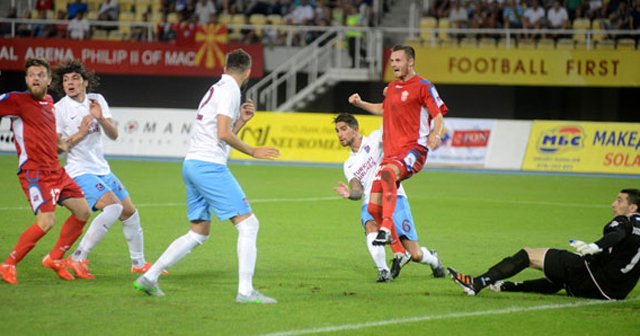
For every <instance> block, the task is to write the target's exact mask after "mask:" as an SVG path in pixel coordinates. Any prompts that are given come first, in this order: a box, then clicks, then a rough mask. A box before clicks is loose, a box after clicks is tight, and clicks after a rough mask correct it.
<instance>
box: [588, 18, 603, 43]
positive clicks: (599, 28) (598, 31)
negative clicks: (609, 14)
mask: <svg viewBox="0 0 640 336" xmlns="http://www.w3.org/2000/svg"><path fill="white" fill-rule="evenodd" d="M606 21H607V20H604V19H599V20H595V21H593V26H592V27H591V29H593V30H592V33H593V35H592V36H591V42H595V43H598V42H600V41H602V40H605V39H606V38H607V35H606V33H605V29H606Z"/></svg>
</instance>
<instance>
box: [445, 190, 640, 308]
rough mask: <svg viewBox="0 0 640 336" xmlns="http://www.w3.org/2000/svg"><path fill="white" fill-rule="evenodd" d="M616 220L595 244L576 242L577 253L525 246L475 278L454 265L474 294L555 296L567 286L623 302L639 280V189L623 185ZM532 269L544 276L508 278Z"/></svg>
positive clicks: (459, 279)
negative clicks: (519, 278) (532, 293)
mask: <svg viewBox="0 0 640 336" xmlns="http://www.w3.org/2000/svg"><path fill="white" fill-rule="evenodd" d="M611 209H612V210H613V215H614V218H613V219H612V220H611V221H610V222H609V223H607V225H605V227H604V229H603V236H602V238H600V239H599V240H598V241H596V242H594V243H589V244H587V243H585V242H583V241H579V240H572V241H571V242H570V244H571V246H572V247H573V248H575V249H576V251H577V252H578V254H575V253H572V252H569V251H565V250H557V249H552V248H524V249H522V250H520V251H518V253H516V254H514V255H513V256H511V257H507V258H505V259H503V260H502V261H501V262H499V263H497V264H495V265H494V266H493V267H491V268H490V269H489V270H488V271H487V272H486V273H484V274H482V275H480V276H478V277H472V276H469V275H465V274H462V273H459V272H457V271H456V270H454V269H453V268H449V274H450V275H451V278H452V279H453V281H454V282H455V283H457V284H458V285H460V286H461V287H462V289H463V290H464V291H465V292H466V293H467V294H469V295H476V294H478V292H480V291H481V290H482V289H484V288H486V287H487V286H490V289H492V290H494V291H497V292H534V293H542V294H554V293H557V292H558V291H559V290H561V289H563V288H564V289H565V290H566V291H567V294H568V295H570V296H578V297H584V298H592V299H602V300H622V299H624V298H625V297H626V296H627V295H628V294H629V292H631V291H632V290H633V288H634V287H635V285H636V284H637V283H638V279H639V278H640V265H639V262H640V213H638V209H640V190H638V189H623V190H621V191H620V193H618V195H617V196H616V199H615V201H614V202H613V203H612V204H611ZM527 267H531V268H534V269H537V270H540V271H542V272H544V275H545V277H544V278H540V279H536V280H527V281H524V282H503V281H502V280H503V279H507V278H510V277H512V276H514V275H516V274H518V273H520V272H521V271H522V270H524V269H526V268H527Z"/></svg>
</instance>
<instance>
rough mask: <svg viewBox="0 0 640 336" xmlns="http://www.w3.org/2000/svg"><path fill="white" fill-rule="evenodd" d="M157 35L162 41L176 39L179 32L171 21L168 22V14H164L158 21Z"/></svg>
mask: <svg viewBox="0 0 640 336" xmlns="http://www.w3.org/2000/svg"><path fill="white" fill-rule="evenodd" d="M156 36H157V37H158V40H159V41H162V42H169V41H175V40H176V37H177V34H176V31H175V27H174V26H173V25H172V24H171V23H169V22H167V14H163V15H162V19H161V20H160V22H158V25H157V26H156Z"/></svg>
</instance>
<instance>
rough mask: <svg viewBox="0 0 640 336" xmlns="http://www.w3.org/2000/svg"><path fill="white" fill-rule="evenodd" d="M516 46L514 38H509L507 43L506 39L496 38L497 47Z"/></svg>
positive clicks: (509, 47)
mask: <svg viewBox="0 0 640 336" xmlns="http://www.w3.org/2000/svg"><path fill="white" fill-rule="evenodd" d="M515 47H516V39H515V38H511V40H510V41H509V44H508V45H507V39H506V38H503V39H500V40H498V48H500V49H514V48H515Z"/></svg>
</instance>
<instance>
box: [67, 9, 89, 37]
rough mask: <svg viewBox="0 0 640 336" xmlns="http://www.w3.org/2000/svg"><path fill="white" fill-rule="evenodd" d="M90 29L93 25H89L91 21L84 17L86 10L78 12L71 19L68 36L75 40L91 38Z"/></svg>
mask: <svg viewBox="0 0 640 336" xmlns="http://www.w3.org/2000/svg"><path fill="white" fill-rule="evenodd" d="M90 29H91V26H90V25H89V21H87V19H86V18H85V17H84V12H78V13H76V15H75V17H74V18H73V20H71V21H69V25H68V26H67V37H68V38H70V39H73V40H85V39H87V38H89V30H90Z"/></svg>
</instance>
